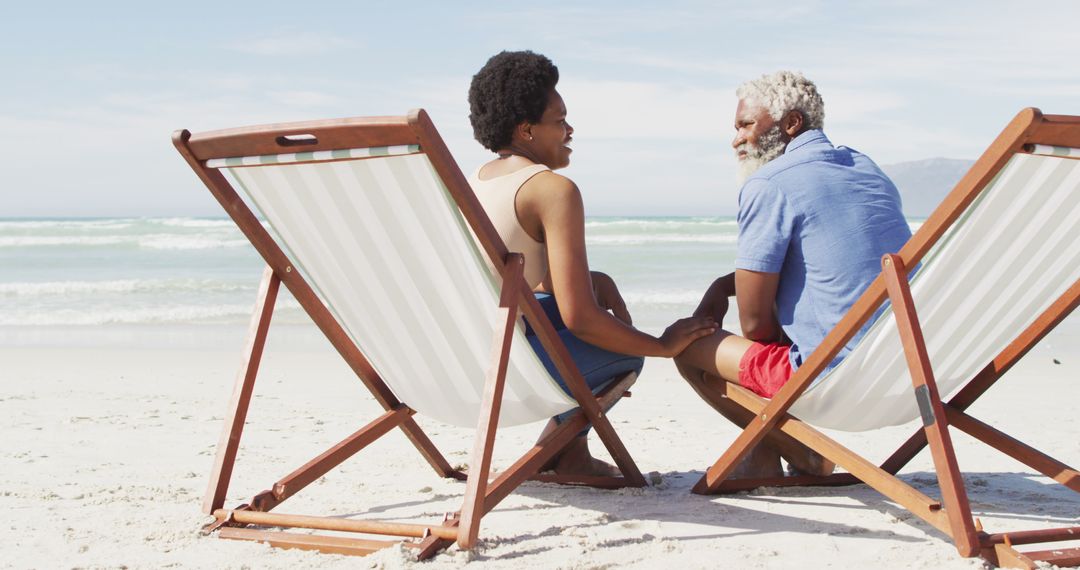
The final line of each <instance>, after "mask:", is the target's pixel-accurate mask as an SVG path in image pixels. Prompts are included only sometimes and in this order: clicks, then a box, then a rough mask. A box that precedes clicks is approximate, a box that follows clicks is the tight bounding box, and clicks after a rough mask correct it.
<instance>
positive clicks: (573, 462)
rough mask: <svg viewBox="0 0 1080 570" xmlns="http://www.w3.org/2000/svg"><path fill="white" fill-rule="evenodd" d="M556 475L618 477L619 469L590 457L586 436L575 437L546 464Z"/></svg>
mask: <svg viewBox="0 0 1080 570" xmlns="http://www.w3.org/2000/svg"><path fill="white" fill-rule="evenodd" d="M548 465H550V466H551V467H552V471H554V472H555V473H556V474H558V475H579V476H580V475H584V476H589V477H618V476H620V475H622V473H621V472H620V471H619V468H618V467H616V466H614V465H612V464H610V463H608V462H606V461H601V460H599V459H597V458H595V457H593V456H592V453H590V452H589V439H588V436H585V435H582V436H578V437H575V438H574V439H573V440H571V441H570V443H569V444H567V446H566V447H565V448H564V449H563V450H562V452H561V453H559V454H558V455H556V456H555V457H554V458H552V460H551V461H550V462H549V463H548Z"/></svg>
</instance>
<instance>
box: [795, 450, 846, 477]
mask: <svg viewBox="0 0 1080 570" xmlns="http://www.w3.org/2000/svg"><path fill="white" fill-rule="evenodd" d="M784 459H786V460H787V462H788V474H789V475H812V476H815V477H824V476H826V475H832V472H833V469H835V468H836V464H835V463H833V462H832V461H829V460H828V459H825V457H824V456H822V455H821V454H820V453H818V452H816V451H813V450H811V449H809V448H807V449H806V451H805V452H804V453H800V454H798V455H792V456H790V457H789V456H787V455H785V456H784Z"/></svg>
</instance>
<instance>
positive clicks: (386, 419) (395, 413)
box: [252, 406, 412, 511]
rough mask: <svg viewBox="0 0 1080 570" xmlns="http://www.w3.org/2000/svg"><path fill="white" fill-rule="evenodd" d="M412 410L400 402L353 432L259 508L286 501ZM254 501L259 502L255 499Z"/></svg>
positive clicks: (278, 485) (283, 483)
mask: <svg viewBox="0 0 1080 570" xmlns="http://www.w3.org/2000/svg"><path fill="white" fill-rule="evenodd" d="M411 413H412V410H411V409H409V408H408V407H406V406H400V407H398V408H397V409H394V410H390V411H388V412H386V413H384V414H383V415H381V416H379V417H378V418H376V419H375V420H373V421H372V422H371V423H369V424H368V425H366V426H364V427H362V428H360V429H359V430H357V431H356V432H354V433H352V434H351V435H349V436H348V437H346V438H345V439H343V440H341V441H340V442H338V443H337V444H335V445H334V446H333V447H331V448H330V449H328V450H326V451H324V452H323V453H321V454H320V455H319V456H318V457H315V458H314V459H312V460H311V461H308V462H307V463H305V464H304V465H303V466H302V467H300V468H298V469H296V470H295V471H293V472H292V473H290V474H288V475H286V476H285V477H283V478H282V479H281V480H279V481H278V482H277V483H275V484H274V487H273V490H272V493H273V498H274V502H273V504H260V505H256V507H257V510H260V511H268V510H270V509H271V508H273V507H275V506H277V505H278V504H280V503H282V502H283V501H285V499H288V498H289V497H291V496H293V495H295V494H296V493H297V492H299V491H300V490H301V489H303V488H304V487H307V486H308V485H310V484H311V483H312V482H313V481H315V480H317V479H318V478H319V477H322V476H323V475H326V474H327V473H328V472H330V470H331V469H333V468H334V467H337V466H338V465H340V464H341V462H342V461H345V460H346V459H348V458H350V457H352V456H353V455H355V454H356V453H357V452H358V451H360V450H361V449H363V448H365V447H367V446H368V445H370V444H371V443H372V442H374V441H375V440H377V439H379V438H380V437H382V436H384V435H386V433H387V432H389V431H390V430H392V429H394V428H395V427H397V426H399V425H401V423H402V422H403V421H405V419H406V418H408V417H409V415H410V414H411ZM252 504H253V505H255V503H254V502H253V503H252Z"/></svg>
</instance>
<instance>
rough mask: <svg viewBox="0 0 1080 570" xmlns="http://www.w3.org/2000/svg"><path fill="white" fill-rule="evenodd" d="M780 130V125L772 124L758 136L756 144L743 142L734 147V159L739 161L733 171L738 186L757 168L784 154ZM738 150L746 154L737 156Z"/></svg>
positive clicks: (783, 143)
mask: <svg viewBox="0 0 1080 570" xmlns="http://www.w3.org/2000/svg"><path fill="white" fill-rule="evenodd" d="M782 132H783V131H781V130H780V125H773V127H772V128H771V129H769V130H768V131H766V132H765V134H763V135H761V136H760V137H758V144H757V146H754V145H752V144H750V143H749V142H745V143H743V144H741V145H739V146H738V147H737V148H736V149H735V152H736V160H738V163H739V164H738V168H737V169H736V171H735V180H736V181H737V182H738V183H739V186H742V184H743V182H746V179H747V178H749V177H750V175H751V174H753V173H755V172H757V169H759V168H761V167H762V166H765V165H766V164H768V163H769V162H770V161H772V160H773V159H774V158H776V157H778V156H780V155H781V154H784V149H786V148H787V143H786V142H784V141H783V140H782V138H781V135H782ZM740 150H745V151H746V156H744V157H742V158H738V154H737V153H738V152H739V151H740Z"/></svg>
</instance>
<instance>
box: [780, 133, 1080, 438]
mask: <svg viewBox="0 0 1080 570" xmlns="http://www.w3.org/2000/svg"><path fill="white" fill-rule="evenodd" d="M1055 149H1056V147H1055ZM1071 152H1076V151H1075V150H1072V151H1071ZM1048 154H1053V155H1056V156H1038V155H1029V154H1017V155H1015V156H1013V158H1012V159H1010V160H1009V162H1008V163H1007V164H1006V166H1005V168H1004V169H1003V170H1002V171H1001V172H1000V173H999V174H998V176H997V177H996V178H995V179H994V180H993V181H992V182H991V183H990V186H989V187H988V188H986V189H985V190H984V191H983V192H982V193H981V194H980V197H979V198H978V199H977V200H976V201H975V202H974V203H973V204H972V205H971V206H969V207H968V209H967V211H966V212H964V214H963V215H962V217H961V218H960V219H958V220H957V222H956V224H954V227H953V228H952V229H951V230H949V233H947V234H946V235H944V236H943V237H942V239H941V240H940V242H939V243H938V245H937V246H935V248H934V249H933V250H931V251H930V252H929V253H928V255H927V257H926V259H925V260H924V261H923V264H922V266H921V267H920V269H919V271H918V273H917V274H916V275H915V276H914V278H913V279H912V281H911V291H912V297H913V299H914V301H915V307H916V311H917V313H918V316H919V320H920V322H921V323H922V328H923V333H924V336H925V340H926V348H927V352H928V354H929V357H930V360H931V362H932V366H933V370H934V375H935V378H936V380H937V383H938V388H939V391H940V393H941V396H942V397H943V398H945V397H947V396H948V395H950V394H951V393H952V392H955V391H956V390H957V389H958V388H959V387H961V386H962V385H963V384H964V383H966V381H968V380H970V379H971V378H972V377H973V376H974V375H975V374H976V373H977V372H978V371H980V370H981V369H982V368H983V367H984V366H985V365H986V363H987V362H989V361H990V360H991V359H993V358H994V357H995V356H997V354H998V353H1000V352H1001V350H1002V349H1004V348H1005V346H1006V345H1007V344H1008V343H1010V342H1011V341H1012V340H1013V339H1014V338H1015V337H1016V335H1017V334H1019V333H1020V332H1021V331H1022V330H1024V329H1025V328H1026V327H1027V326H1029V325H1030V324H1031V323H1032V322H1034V320H1035V318H1036V317H1038V315H1039V314H1041V313H1042V312H1043V311H1044V310H1046V308H1047V307H1049V306H1050V304H1051V303H1053V301H1055V300H1056V299H1057V298H1058V297H1059V296H1060V295H1061V294H1063V293H1064V292H1065V291H1066V290H1067V289H1068V288H1069V287H1070V286H1072V284H1073V283H1075V282H1076V280H1077V279H1078V278H1080V160H1075V159H1072V158H1064V156H1067V155H1068V154H1069V153H1065V152H1062V151H1060V150H1057V151H1056V152H1052V153H1048ZM791 413H792V414H793V415H795V416H796V417H798V418H800V419H803V420H806V421H808V422H810V423H812V424H815V425H818V426H821V427H826V428H833V429H840V430H846V431H861V430H867V429H871V428H876V427H882V426H888V425H898V424H901V423H905V422H908V421H911V420H913V419H915V418H917V417H918V416H919V412H918V408H917V407H916V403H915V397H914V394H913V392H912V385H911V377H910V375H909V373H908V369H907V363H906V360H905V356H904V351H903V348H902V346H901V344H900V338H899V334H898V333H897V329H896V321H895V318H894V317H893V315H892V313H891V312H888V311H887V312H885V313H884V314H883V315H882V316H881V317H880V318H879V319H878V320H877V321H876V322H875V323H874V324H873V326H872V327H871V329H870V330H869V332H868V333H867V334H866V336H864V337H863V339H862V340H861V341H860V342H859V345H858V346H857V347H856V348H855V350H853V351H852V352H851V354H849V355H848V357H847V358H846V359H845V360H844V361H843V362H842V363H841V364H840V366H838V367H836V368H835V369H834V370H833V371H832V372H831V373H830V374H829V375H828V376H826V377H824V378H823V379H821V380H820V381H819V382H818V383H817V384H816V385H814V386H812V387H811V388H810V389H809V390H808V391H807V392H806V393H805V394H804V395H803V396H802V397H801V398H800V399H799V400H798V401H797V402H796V403H795V405H793V406H792V408H791Z"/></svg>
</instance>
